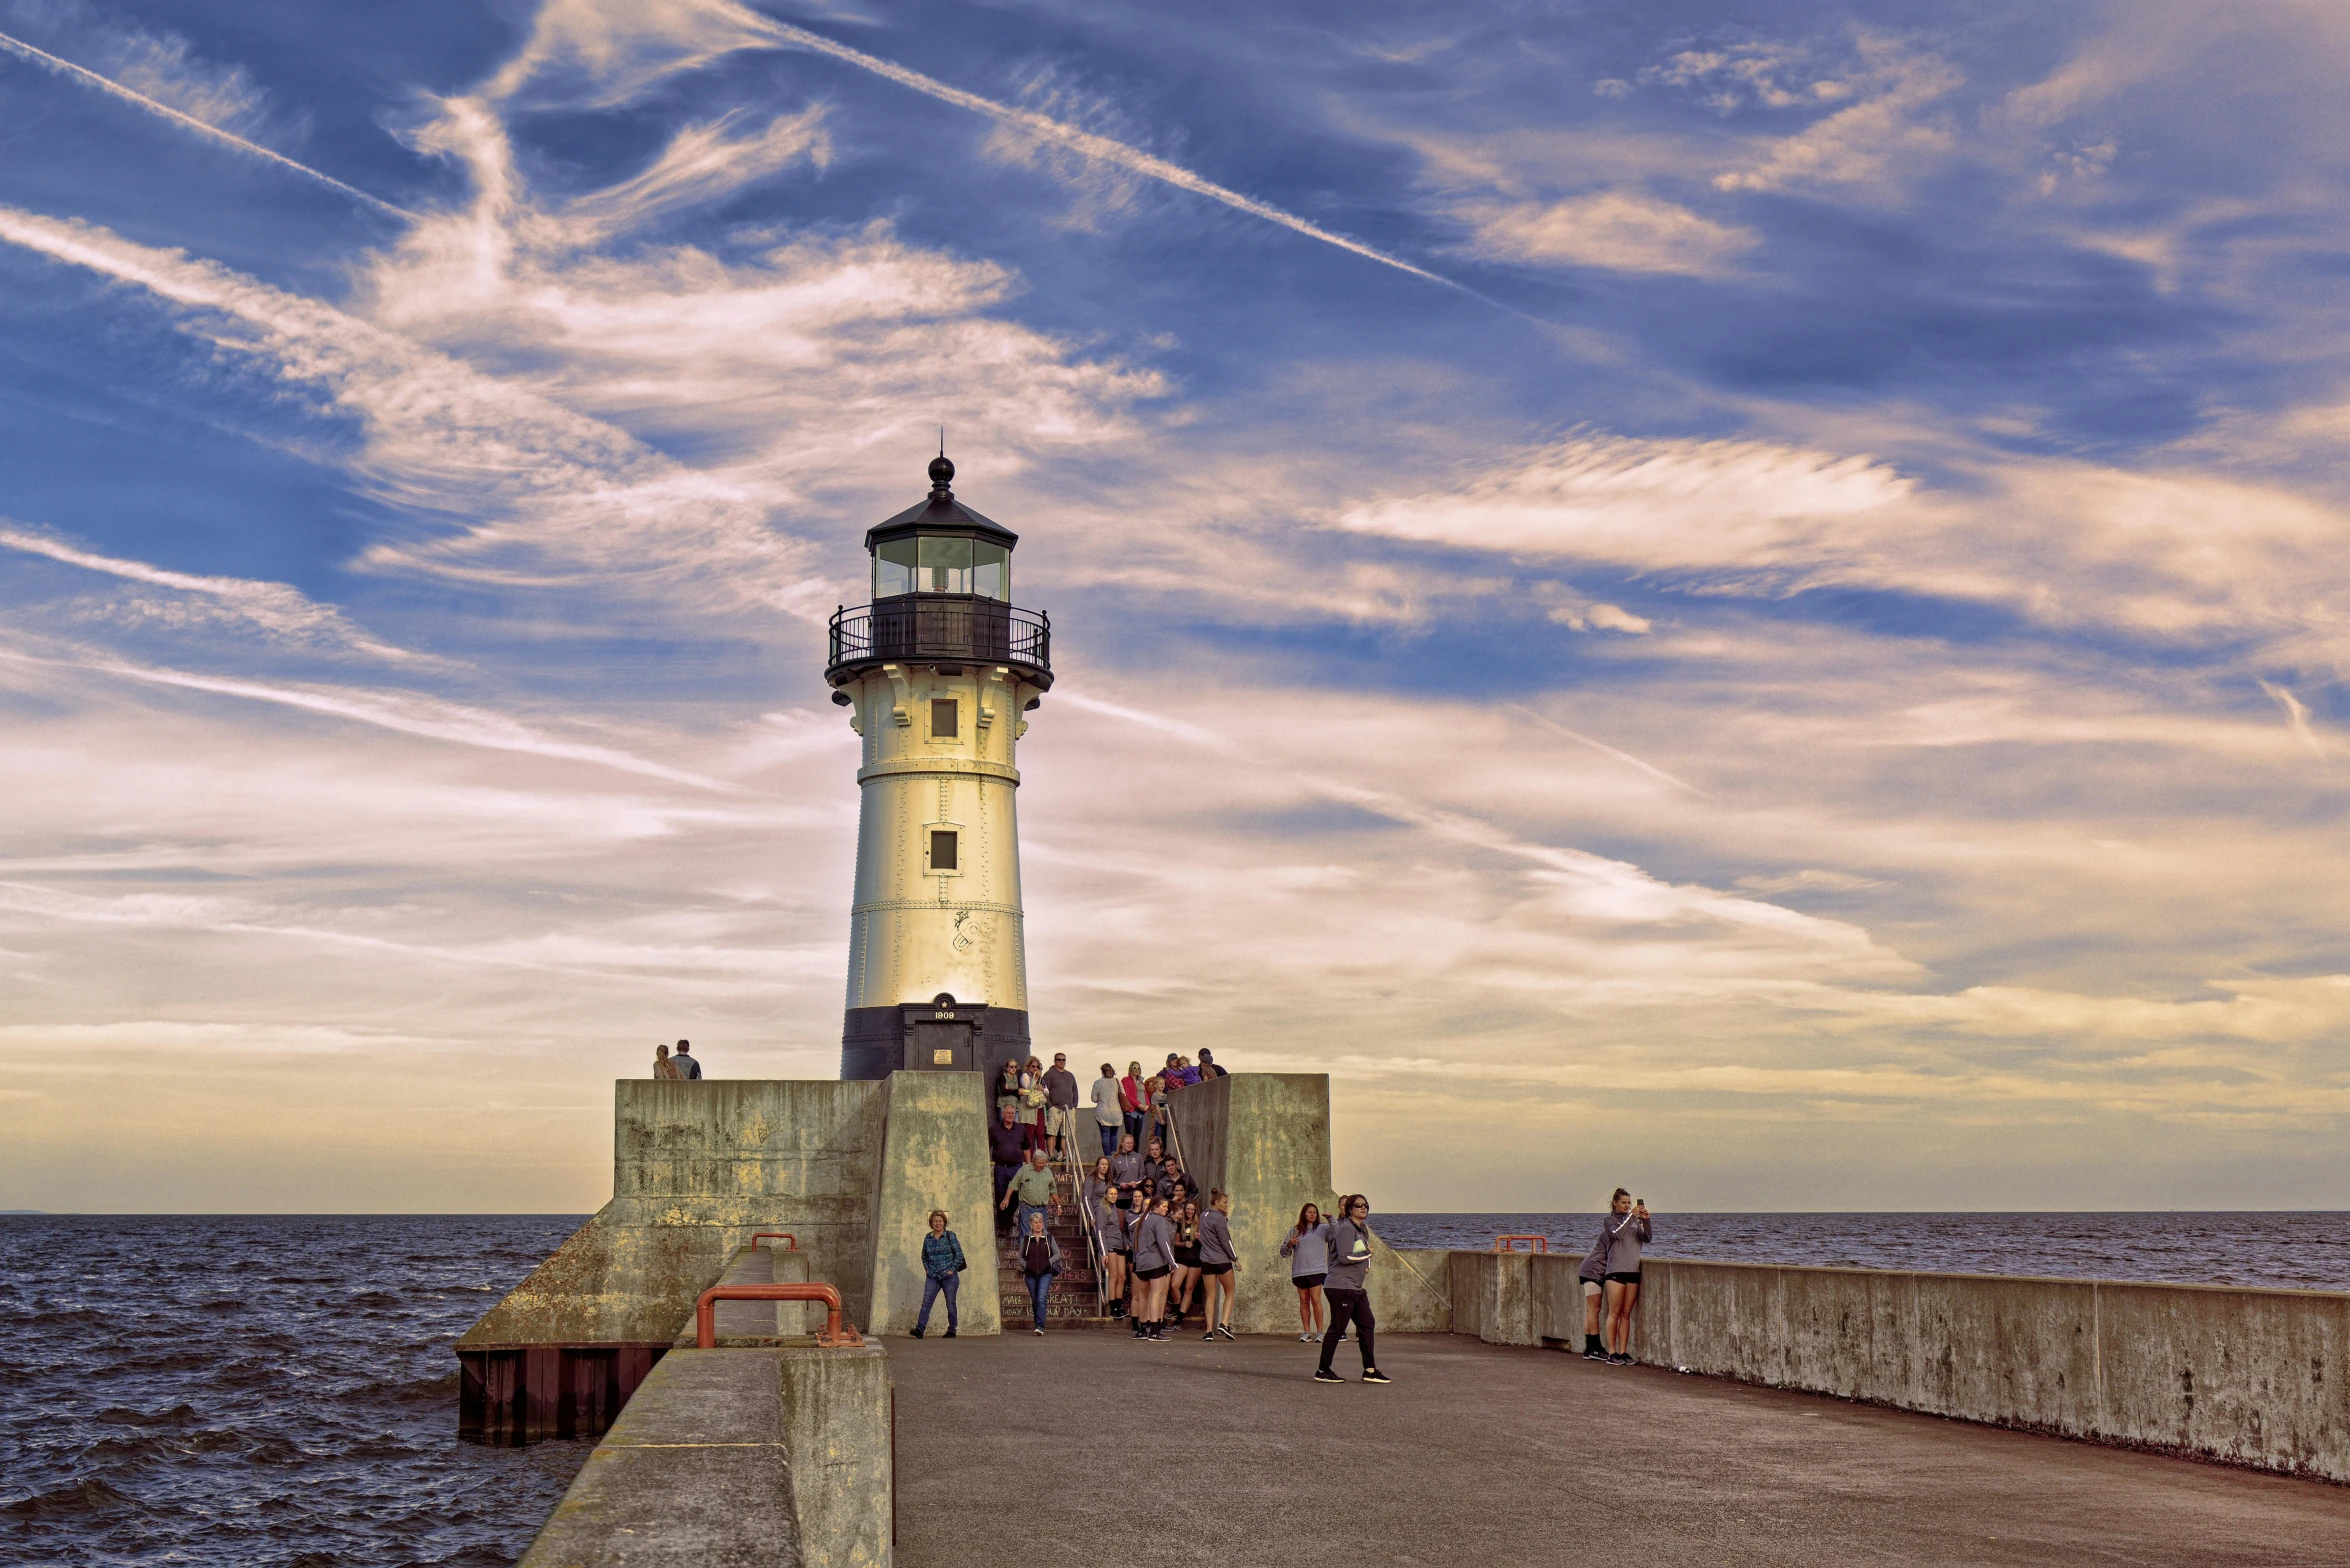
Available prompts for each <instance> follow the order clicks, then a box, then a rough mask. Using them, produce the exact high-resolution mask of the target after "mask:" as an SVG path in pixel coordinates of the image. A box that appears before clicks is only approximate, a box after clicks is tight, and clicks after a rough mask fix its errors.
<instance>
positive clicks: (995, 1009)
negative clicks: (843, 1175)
mask: <svg viewBox="0 0 2350 1568" xmlns="http://www.w3.org/2000/svg"><path fill="white" fill-rule="evenodd" d="M954 478H955V465H954V464H953V463H951V462H949V461H948V460H947V457H946V454H945V453H944V452H943V451H942V452H941V453H940V454H939V455H938V457H937V458H936V459H934V460H933V461H932V463H931V465H930V496H929V498H928V499H927V500H925V501H923V502H922V503H920V504H919V505H917V506H913V507H910V508H908V509H907V510H905V511H903V512H900V513H899V514H898V515H897V516H895V517H892V518H890V519H889V520H888V521H887V522H885V523H881V524H879V525H878V526H876V527H875V528H873V529H872V530H871V531H870V532H868V533H867V534H866V535H865V551H866V554H867V555H868V556H870V557H871V566H872V576H871V579H870V581H871V586H872V602H871V603H869V604H864V605H843V606H842V607H841V608H840V610H839V611H838V612H837V613H836V614H834V616H833V618H832V635H831V653H830V659H829V662H828V664H827V666H826V669H825V679H826V680H827V681H828V682H830V683H831V686H832V700H833V701H834V702H836V703H838V704H840V705H841V706H843V707H845V708H847V709H848V710H849V726H850V728H852V729H854V730H855V731H856V732H857V734H858V736H859V737H860V738H861V739H862V740H863V742H864V746H863V751H862V762H861V765H860V766H859V767H858V769H857V785H858V810H857V888H856V898H855V902H854V903H853V904H852V905H851V907H850V911H849V987H848V1009H847V1013H846V1016H845V1018H844V1021H843V1024H842V1028H841V1053H840V1055H841V1068H840V1075H841V1076H842V1077H843V1078H885V1077H887V1076H888V1075H889V1074H891V1073H893V1072H903V1071H911V1072H980V1073H986V1074H988V1075H989V1076H990V1078H991V1079H992V1077H993V1075H994V1074H995V1073H997V1072H998V1071H1000V1070H1001V1068H1002V1066H1003V1063H1004V1061H1005V1060H1006V1059H1007V1058H1011V1057H1018V1058H1021V1059H1023V1060H1025V1059H1026V1058H1027V1056H1028V1054H1029V1043H1028V961H1027V953H1026V945H1025V939H1024V937H1023V935H1022V931H1021V910H1020V830H1019V814H1018V810H1017V807H1016V804H1015V796H1016V795H1017V793H1018V790H1019V787H1020V770H1019V766H1018V747H1019V740H1020V737H1021V736H1022V735H1024V734H1026V733H1027V731H1028V720H1027V718H1026V715H1027V714H1029V713H1030V712H1032V711H1034V710H1035V708H1036V706H1037V705H1038V703H1039V702H1041V701H1042V700H1043V696H1044V693H1045V692H1046V690H1047V689H1049V688H1050V687H1051V686H1052V683H1053V672H1052V659H1051V653H1052V622H1051V620H1050V618H1048V617H1047V616H1046V615H1045V614H1044V613H1043V612H1041V611H1034V610H1020V609H1014V608H1013V606H1012V550H1013V547H1014V546H1015V545H1017V544H1018V543H1019V536H1018V535H1016V534H1014V533H1013V532H1012V531H1011V530H1010V529H1009V528H1006V527H1004V526H1003V525H1002V524H1001V523H998V522H995V521H993V520H991V519H989V518H986V517H982V516H981V515H980V514H979V513H977V512H975V511H973V510H972V509H971V508H969V507H968V506H965V505H964V504H963V503H962V502H961V501H958V500H957V499H955V493H954V488H953V486H954Z"/></svg>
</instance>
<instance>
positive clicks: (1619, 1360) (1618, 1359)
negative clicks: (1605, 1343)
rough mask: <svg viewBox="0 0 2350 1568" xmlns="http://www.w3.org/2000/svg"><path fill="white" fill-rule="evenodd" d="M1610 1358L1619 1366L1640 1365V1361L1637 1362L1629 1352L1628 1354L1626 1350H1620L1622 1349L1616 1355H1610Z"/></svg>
mask: <svg viewBox="0 0 2350 1568" xmlns="http://www.w3.org/2000/svg"><path fill="white" fill-rule="evenodd" d="M1608 1360H1610V1361H1612V1362H1614V1363H1615V1364H1616V1365H1617V1366H1620V1367H1629V1366H1637V1365H1639V1363H1638V1362H1636V1361H1634V1360H1633V1359H1632V1358H1631V1356H1629V1355H1628V1354H1626V1353H1625V1352H1623V1351H1620V1350H1619V1351H1617V1352H1616V1353H1615V1354H1614V1355H1612V1356H1610V1357H1608Z"/></svg>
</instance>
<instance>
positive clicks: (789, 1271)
mask: <svg viewBox="0 0 2350 1568" xmlns="http://www.w3.org/2000/svg"><path fill="white" fill-rule="evenodd" d="M807 1281H808V1259H807V1255H806V1254H804V1253H801V1252H797V1251H793V1250H789V1249H786V1250H781V1251H779V1250H777V1249H775V1248H773V1247H767V1246H759V1247H745V1248H743V1249H742V1250H741V1251H739V1252H737V1253H736V1254H735V1255H734V1261H733V1262H731V1263H729V1264H728V1265H727V1266H726V1271H725V1272H724V1273H722V1274H720V1275H719V1276H718V1278H717V1279H716V1280H714V1281H712V1283H713V1284H718V1285H783V1284H794V1285H804V1284H806V1283H807ZM810 1312H813V1313H814V1317H813V1318H812V1319H811V1318H810V1317H809V1315H808V1314H809V1313H810ZM823 1326H824V1303H822V1302H820V1301H817V1302H800V1301H716V1302H712V1303H711V1312H710V1328H711V1331H712V1337H713V1338H715V1339H716V1340H717V1341H718V1343H719V1344H721V1345H728V1346H734V1347H737V1348H740V1347H743V1346H753V1345H767V1344H771V1343H773V1342H774V1341H776V1340H780V1339H806V1338H810V1337H812V1336H813V1335H814V1334H815V1333H816V1331H817V1330H818V1329H820V1328H822V1327H823ZM700 1341H701V1325H700V1324H699V1323H698V1322H697V1321H696V1320H695V1318H694V1316H693V1314H692V1313H691V1312H689V1313H687V1315H686V1320H685V1322H684V1324H683V1325H682V1326H680V1327H679V1329H678V1331H677V1338H676V1339H674V1340H673V1341H671V1347H672V1348H673V1349H678V1350H691V1349H693V1348H694V1347H695V1346H696V1345H697V1344H699V1343H700Z"/></svg>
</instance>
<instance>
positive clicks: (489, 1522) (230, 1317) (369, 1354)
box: [0, 1216, 592, 1568]
mask: <svg viewBox="0 0 2350 1568" xmlns="http://www.w3.org/2000/svg"><path fill="white" fill-rule="evenodd" d="M578 1224H579V1220H578V1219H577V1218H545V1217H536V1216H533V1217H525V1218H515V1217H494V1218H478V1217H445V1216H432V1217H423V1218H384V1217H378V1216H370V1217H366V1218H323V1217H317V1216H302V1217H298V1218H263V1217H238V1218H231V1219H190V1218H113V1217H109V1218H67V1217H55V1218H51V1217H41V1216H30V1217H21V1218H20V1217H15V1216H0V1562H6V1563H28V1564H30V1563H41V1564H50V1563H56V1564H81V1563H93V1564H95V1563H105V1564H149V1563H154V1564H165V1563H169V1564H221V1565H230V1564H234V1565H237V1568H275V1565H287V1568H295V1565H298V1568H331V1565H336V1564H351V1565H354V1568H356V1565H360V1564H365V1565H368V1568H395V1565H400V1564H411V1563H446V1564H493V1563H510V1562H512V1561H513V1560H514V1559H515V1558H517V1557H518V1556H520V1555H521V1553H522V1549H523V1548H524V1547H525V1546H527V1545H528V1544H529V1543H530V1538H531V1536H532V1535H533V1534H534V1533H535V1532H536V1531H537V1529H538V1526H539V1523H540V1521H541V1520H543V1519H544V1518H545V1517H546V1515H547V1511H548V1510H549V1509H550V1508H552V1507H553V1506H554V1505H555V1502H556V1501H557V1500H558V1499H559V1498H561V1497H562V1495H563V1489H564V1488H565V1487H566V1486H568V1485H570V1484H571V1477H572V1475H573V1474H574V1473H575V1472H576V1471H577V1470H578V1468H579V1465H580V1461H581V1460H582V1459H584V1458H585V1457H586V1455H587V1450H588V1448H589V1447H590V1446H592V1445H590V1444H587V1443H584V1442H581V1443H544V1444H539V1445H536V1446H533V1447H530V1448H525V1449H511V1448H507V1449H501V1448H485V1447H482V1446H480V1445H478V1444H473V1443H459V1442H458V1441H457V1360H456V1357H455V1356H454V1355H452V1354H451V1353H450V1350H449V1345H450V1342H451V1341H452V1340H454V1339H455V1338H456V1337H457V1336H458V1335H459V1334H460V1333H462V1332H464V1331H465V1330H466V1329H467V1328H469V1327H470V1326H472V1323H473V1321H474V1319H476V1318H477V1317H479V1316H480V1315H481V1314H482V1313H483V1312H484V1311H486V1310H487V1309H488V1307H489V1306H490V1304H491V1303H493V1302H495V1301H496V1300H497V1299H498V1298H499V1296H501V1295H503V1294H504V1293H505V1292H506V1291H507V1290H508V1289H509V1288H511V1287H512V1286H513V1285H514V1283H515V1282H516V1281H518V1280H519V1279H521V1278H522V1276H523V1275H524V1274H526V1273H528V1272H529V1271H530V1270H531V1268H532V1267H534V1266H535V1265H536V1264H537V1263H538V1262H539V1261H540V1260H541V1259H543V1258H544V1257H545V1256H546V1255H547V1254H548V1253H549V1252H551V1251H553V1250H554V1248H555V1246H556V1244H557V1243H559V1242H560V1241H562V1239H563V1238H564V1237H565V1236H568V1235H569V1234H570V1233H571V1232H572V1231H573V1230H574V1229H575V1228H577V1226H578Z"/></svg>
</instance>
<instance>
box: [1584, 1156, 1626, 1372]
mask: <svg viewBox="0 0 2350 1568" xmlns="http://www.w3.org/2000/svg"><path fill="white" fill-rule="evenodd" d="M1624 1197H1625V1192H1624V1189H1623V1188H1621V1187H1618V1188H1617V1189H1616V1201H1617V1202H1621V1201H1622V1200H1623V1199H1624ZM1575 1277H1576V1278H1577V1279H1578V1280H1581V1281H1582V1283H1583V1359H1584V1360H1586V1361H1605V1360H1606V1359H1607V1350H1606V1348H1605V1347H1604V1346H1602V1345H1601V1344H1600V1342H1599V1298H1600V1295H1601V1293H1602V1292H1604V1291H1605V1290H1606V1288H1607V1221H1606V1220H1601V1221H1600V1223H1599V1240H1597V1241H1595V1242H1593V1243H1592V1244H1591V1250H1590V1251H1589V1252H1586V1253H1584V1254H1583V1262H1582V1264H1581V1265H1580V1266H1579V1267H1578V1268H1577V1269H1576V1270H1575Z"/></svg>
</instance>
